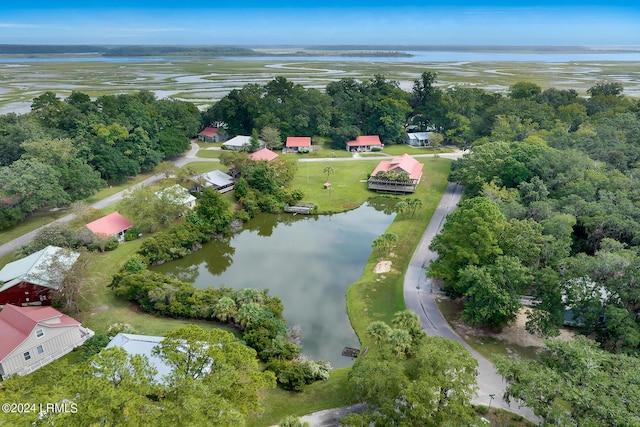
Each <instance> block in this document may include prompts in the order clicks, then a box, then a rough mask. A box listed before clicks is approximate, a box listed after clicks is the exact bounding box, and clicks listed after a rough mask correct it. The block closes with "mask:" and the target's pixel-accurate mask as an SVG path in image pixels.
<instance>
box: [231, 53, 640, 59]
mask: <svg viewBox="0 0 640 427" xmlns="http://www.w3.org/2000/svg"><path fill="white" fill-rule="evenodd" d="M403 53H409V54H411V55H413V56H411V57H372V56H286V55H285V56H254V57H242V58H241V57H227V58H224V59H226V60H230V61H234V60H235V61H237V60H243V61H247V60H249V61H251V60H254V61H269V60H278V61H359V62H360V61H362V62H574V61H575V62H580V61H589V62H592V61H629V62H635V61H638V62H640V52H625V53H511V52H505V53H499V52H427V51H405V52H403Z"/></svg>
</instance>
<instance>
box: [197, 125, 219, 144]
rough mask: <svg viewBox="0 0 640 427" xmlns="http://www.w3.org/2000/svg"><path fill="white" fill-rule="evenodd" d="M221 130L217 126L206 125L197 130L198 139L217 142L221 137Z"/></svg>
mask: <svg viewBox="0 0 640 427" xmlns="http://www.w3.org/2000/svg"><path fill="white" fill-rule="evenodd" d="M222 135H223V132H220V130H219V129H218V128H212V127H206V128H204V129H202V130H201V131H200V132H198V140H199V141H203V142H218V141H221V140H222V139H223V136H222Z"/></svg>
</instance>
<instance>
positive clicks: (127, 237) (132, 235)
mask: <svg viewBox="0 0 640 427" xmlns="http://www.w3.org/2000/svg"><path fill="white" fill-rule="evenodd" d="M139 235H140V230H138V229H137V228H136V227H131V228H130V229H128V230H127V231H125V232H124V241H125V242H130V241H132V240H136V239H137V238H138V236H139Z"/></svg>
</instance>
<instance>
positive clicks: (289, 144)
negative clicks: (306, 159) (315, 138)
mask: <svg viewBox="0 0 640 427" xmlns="http://www.w3.org/2000/svg"><path fill="white" fill-rule="evenodd" d="M284 151H285V153H302V152H308V151H311V137H310V136H288V137H287V141H286V143H285V144H284Z"/></svg>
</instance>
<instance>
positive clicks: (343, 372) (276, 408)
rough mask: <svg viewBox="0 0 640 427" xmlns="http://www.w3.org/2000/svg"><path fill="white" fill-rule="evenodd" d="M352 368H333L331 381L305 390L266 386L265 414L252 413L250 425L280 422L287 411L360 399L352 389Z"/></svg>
mask: <svg viewBox="0 0 640 427" xmlns="http://www.w3.org/2000/svg"><path fill="white" fill-rule="evenodd" d="M348 373H349V369H348V368H342V369H335V370H333V371H331V378H329V380H327V381H319V382H315V383H313V384H311V385H309V386H307V387H306V388H305V390H304V391H303V392H302V393H292V392H288V391H284V390H282V389H269V390H264V391H263V395H262V399H263V400H262V404H263V405H264V408H265V411H264V413H263V414H261V416H257V417H252V418H251V419H249V421H248V422H247V425H248V426H250V427H267V426H270V425H275V424H277V423H278V422H279V421H280V420H282V419H283V418H284V417H285V416H287V415H294V416H302V415H306V414H310V413H312V412H316V411H322V410H324V409H329V408H338V407H341V406H345V405H349V404H352V403H356V402H355V401H354V399H353V397H352V396H350V395H349V393H348V391H347V390H348V387H347V374H348Z"/></svg>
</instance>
